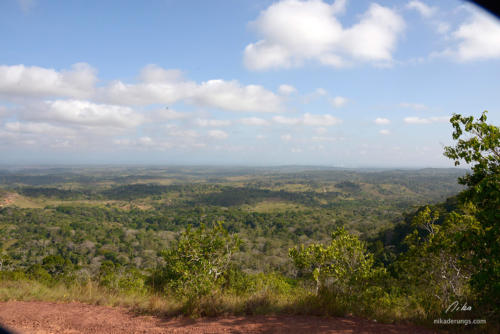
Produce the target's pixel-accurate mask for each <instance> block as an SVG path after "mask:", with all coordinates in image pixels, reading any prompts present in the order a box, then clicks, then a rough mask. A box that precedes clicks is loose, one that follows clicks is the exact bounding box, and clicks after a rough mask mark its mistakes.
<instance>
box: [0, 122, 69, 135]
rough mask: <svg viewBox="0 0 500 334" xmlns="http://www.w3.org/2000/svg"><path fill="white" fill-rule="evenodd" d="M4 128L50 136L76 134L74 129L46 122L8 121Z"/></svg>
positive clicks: (11, 130)
mask: <svg viewBox="0 0 500 334" xmlns="http://www.w3.org/2000/svg"><path fill="white" fill-rule="evenodd" d="M4 129H5V130H7V131H10V132H16V133H25V134H36V135H44V134H45V135H49V136H74V135H75V134H76V132H75V131H74V130H72V129H68V128H64V127H61V126H55V125H52V124H49V123H46V122H7V123H5V124H4Z"/></svg>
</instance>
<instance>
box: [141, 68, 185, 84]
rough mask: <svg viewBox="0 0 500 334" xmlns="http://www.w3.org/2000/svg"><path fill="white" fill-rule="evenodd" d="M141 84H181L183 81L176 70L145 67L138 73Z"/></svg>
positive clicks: (179, 72)
mask: <svg viewBox="0 0 500 334" xmlns="http://www.w3.org/2000/svg"><path fill="white" fill-rule="evenodd" d="M139 78H140V79H141V81H142V82H147V83H153V82H181V81H183V80H184V79H183V76H182V71H180V70H177V69H169V70H166V69H164V68H162V67H160V66H157V65H154V64H149V65H146V66H145V67H144V68H143V69H142V70H141V72H140V73H139Z"/></svg>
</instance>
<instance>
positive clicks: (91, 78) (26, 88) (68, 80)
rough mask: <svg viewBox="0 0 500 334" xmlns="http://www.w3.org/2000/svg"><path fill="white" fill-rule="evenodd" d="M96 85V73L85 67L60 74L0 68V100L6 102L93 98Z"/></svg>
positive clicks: (34, 68) (18, 67)
mask: <svg viewBox="0 0 500 334" xmlns="http://www.w3.org/2000/svg"><path fill="white" fill-rule="evenodd" d="M96 82H97V76H96V71H95V70H94V69H93V68H92V67H91V66H90V65H88V64H86V63H78V64H75V65H73V66H72V68H71V69H70V70H63V71H56V70H54V69H48V68H43V67H38V66H28V67H27V66H24V65H13V66H7V65H1V66H0V96H4V97H7V98H16V97H75V98H86V97H89V96H91V95H92V94H93V92H94V85H95V83H96Z"/></svg>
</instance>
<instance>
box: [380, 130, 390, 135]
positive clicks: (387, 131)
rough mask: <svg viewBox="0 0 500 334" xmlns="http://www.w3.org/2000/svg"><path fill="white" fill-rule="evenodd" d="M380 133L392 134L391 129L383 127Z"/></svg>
mask: <svg viewBox="0 0 500 334" xmlns="http://www.w3.org/2000/svg"><path fill="white" fill-rule="evenodd" d="M379 133H380V134H381V135H390V134H391V131H389V130H387V129H382V130H380V131H379Z"/></svg>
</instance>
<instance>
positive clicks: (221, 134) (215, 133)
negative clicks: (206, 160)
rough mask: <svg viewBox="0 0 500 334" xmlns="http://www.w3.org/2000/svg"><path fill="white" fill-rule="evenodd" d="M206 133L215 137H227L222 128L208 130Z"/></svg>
mask: <svg viewBox="0 0 500 334" xmlns="http://www.w3.org/2000/svg"><path fill="white" fill-rule="evenodd" d="M208 135H209V136H210V137H212V138H215V139H226V138H227V137H228V134H227V133H226V132H224V131H222V130H210V131H208Z"/></svg>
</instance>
